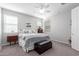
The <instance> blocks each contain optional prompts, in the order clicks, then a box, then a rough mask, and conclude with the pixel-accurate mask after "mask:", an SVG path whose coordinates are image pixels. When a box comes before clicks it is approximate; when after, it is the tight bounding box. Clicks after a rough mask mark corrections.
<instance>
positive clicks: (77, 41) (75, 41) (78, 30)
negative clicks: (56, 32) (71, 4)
mask: <svg viewBox="0 0 79 59" xmlns="http://www.w3.org/2000/svg"><path fill="white" fill-rule="evenodd" d="M71 15H72V16H71V17H72V25H71V41H72V43H71V46H72V48H73V49H75V50H78V51H79V7H77V8H75V9H73V10H72V14H71Z"/></svg>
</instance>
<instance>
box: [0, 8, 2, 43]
mask: <svg viewBox="0 0 79 59" xmlns="http://www.w3.org/2000/svg"><path fill="white" fill-rule="evenodd" d="M1 27H2V26H1V8H0V44H1V36H2V31H1Z"/></svg>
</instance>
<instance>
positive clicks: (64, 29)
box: [50, 10, 71, 44]
mask: <svg viewBox="0 0 79 59" xmlns="http://www.w3.org/2000/svg"><path fill="white" fill-rule="evenodd" d="M50 22H51V39H52V40H54V41H58V42H62V43H66V44H69V41H68V40H69V39H70V33H71V25H70V24H71V11H70V10H69V11H65V12H62V13H59V14H57V15H54V16H52V17H50Z"/></svg>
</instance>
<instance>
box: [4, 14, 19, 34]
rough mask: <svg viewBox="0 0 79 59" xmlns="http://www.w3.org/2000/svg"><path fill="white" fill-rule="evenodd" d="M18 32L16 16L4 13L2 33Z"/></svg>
mask: <svg viewBox="0 0 79 59" xmlns="http://www.w3.org/2000/svg"><path fill="white" fill-rule="evenodd" d="M17 32H18V18H17V17H16V16H13V15H7V14H6V15H4V33H17Z"/></svg>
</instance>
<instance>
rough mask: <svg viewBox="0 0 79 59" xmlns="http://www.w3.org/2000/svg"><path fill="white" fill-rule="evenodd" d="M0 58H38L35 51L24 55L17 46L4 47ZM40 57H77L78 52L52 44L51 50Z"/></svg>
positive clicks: (56, 43)
mask: <svg viewBox="0 0 79 59" xmlns="http://www.w3.org/2000/svg"><path fill="white" fill-rule="evenodd" d="M0 56H40V55H38V53H36V52H35V51H31V52H29V53H25V52H24V51H23V50H22V48H21V47H19V45H12V46H4V47H3V49H2V50H1V51H0ZM41 56H79V52H78V51H76V50H74V49H72V48H70V47H68V46H67V45H65V44H61V43H58V42H53V48H52V49H49V50H48V51H46V52H45V53H43V54H42V55H41Z"/></svg>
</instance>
